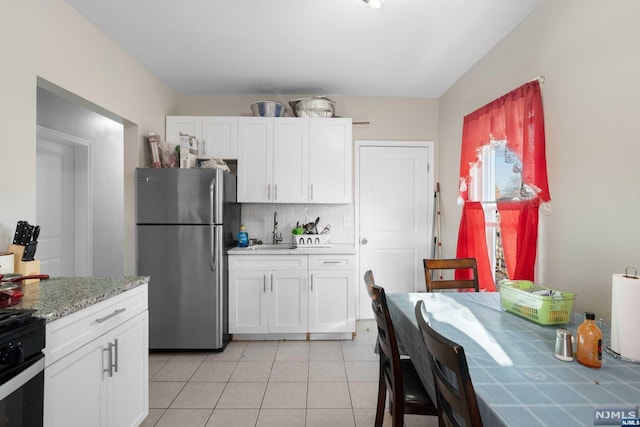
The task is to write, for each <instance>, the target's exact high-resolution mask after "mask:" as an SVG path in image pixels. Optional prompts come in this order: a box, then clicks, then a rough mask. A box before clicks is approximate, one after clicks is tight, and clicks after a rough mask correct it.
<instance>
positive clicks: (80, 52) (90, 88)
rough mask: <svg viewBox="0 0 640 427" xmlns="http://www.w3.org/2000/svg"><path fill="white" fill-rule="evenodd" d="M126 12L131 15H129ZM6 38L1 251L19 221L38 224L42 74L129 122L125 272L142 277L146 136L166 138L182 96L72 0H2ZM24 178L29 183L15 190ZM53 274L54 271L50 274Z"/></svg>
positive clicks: (0, 89) (0, 125)
mask: <svg viewBox="0 0 640 427" xmlns="http://www.w3.org/2000/svg"><path fill="white" fill-rule="evenodd" d="M123 13H126V11H123ZM0 39H2V46H3V58H4V60H3V63H2V64H3V65H2V67H0V93H2V96H0V129H2V135H3V137H2V138H1V139H0V152H1V153H2V159H3V160H5V161H4V162H3V166H2V168H0V182H3V183H5V184H6V185H5V184H3V185H2V187H1V188H2V190H1V191H2V192H1V193H0V206H1V207H2V208H1V209H0V250H3V248H4V247H6V245H8V243H9V241H10V237H12V235H13V231H14V229H15V224H16V222H17V221H18V220H21V219H25V220H27V221H29V222H31V223H34V222H35V212H36V210H35V206H36V205H35V203H36V200H35V198H36V191H35V185H36V173H35V171H36V161H35V159H36V149H35V146H36V88H37V84H38V77H41V78H43V79H45V80H47V81H48V82H51V83H53V84H55V85H57V86H59V87H61V88H63V89H65V90H67V91H69V92H72V93H74V94H76V95H78V96H79V97H81V98H84V99H85V100H87V101H88V102H89V103H92V104H95V105H98V106H100V107H102V108H104V109H105V110H107V111H109V112H111V113H113V114H114V115H115V116H119V117H122V118H123V119H124V123H125V145H124V157H125V159H124V182H125V192H124V206H125V226H124V227H125V229H124V230H123V233H124V235H125V250H124V253H123V254H122V257H123V260H124V261H123V262H124V271H125V274H134V273H135V258H134V254H135V251H134V249H133V248H134V231H135V224H134V222H133V206H134V203H133V200H134V199H133V182H134V168H135V167H136V166H137V165H142V164H144V157H143V154H144V148H145V147H144V144H143V142H144V139H143V136H144V135H146V134H147V133H148V132H150V131H155V132H159V133H162V134H164V117H165V115H166V114H168V113H169V112H170V111H172V110H175V109H176V108H177V107H176V106H177V95H176V94H175V93H174V92H173V91H172V90H171V89H170V88H169V87H168V86H166V85H165V84H164V83H162V82H161V81H160V80H159V79H158V78H157V77H155V76H154V75H153V74H151V73H150V72H149V71H148V70H147V69H145V68H144V67H143V66H142V65H141V64H140V63H138V62H137V61H135V60H134V59H133V58H132V57H131V56H130V55H129V54H127V53H126V52H125V51H124V50H123V49H121V48H120V47H118V46H116V45H115V43H113V42H112V41H111V40H110V39H108V38H107V37H106V36H105V35H104V34H103V33H101V32H100V31H98V30H97V29H96V28H95V27H94V26H93V25H92V24H91V23H89V22H88V21H87V20H86V19H85V18H83V17H82V16H81V15H80V14H78V13H77V12H76V11H75V10H74V9H72V8H71V7H70V6H69V5H68V4H67V3H66V2H65V1H64V0H20V1H4V0H3V1H2V13H0ZM18 176H20V178H21V185H20V186H17V185H11V183H12V182H15V180H16V177H18ZM45 273H46V272H45Z"/></svg>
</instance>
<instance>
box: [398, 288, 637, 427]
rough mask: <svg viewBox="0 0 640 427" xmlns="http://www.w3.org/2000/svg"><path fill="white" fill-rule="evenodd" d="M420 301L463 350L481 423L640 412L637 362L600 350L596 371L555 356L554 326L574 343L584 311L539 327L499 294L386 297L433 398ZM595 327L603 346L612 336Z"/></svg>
mask: <svg viewBox="0 0 640 427" xmlns="http://www.w3.org/2000/svg"><path fill="white" fill-rule="evenodd" d="M420 300H423V301H425V306H426V310H427V313H428V314H427V318H428V321H429V324H430V325H431V327H432V328H434V329H435V330H436V331H438V332H439V333H440V334H442V335H443V336H445V337H447V338H449V339H450V340H452V341H454V342H456V343H458V344H459V345H461V346H462V347H463V348H464V351H465V354H466V358H467V364H468V366H469V373H470V376H471V381H472V383H473V387H474V389H475V393H476V398H477V401H478V407H479V410H480V415H481V418H482V421H483V424H484V425H485V426H491V427H494V426H518V427H526V426H563V427H567V426H591V425H601V424H602V425H606V424H609V425H621V424H620V420H619V419H613V418H615V416H616V414H620V413H623V414H625V417H626V416H628V415H629V414H630V415H633V412H630V411H635V417H638V405H639V404H640V365H639V364H635V363H632V362H628V361H625V360H622V359H620V358H614V357H613V356H611V355H609V353H607V352H604V351H603V353H602V367H601V368H589V367H586V366H583V365H582V364H580V363H578V362H577V361H576V360H575V359H574V360H573V361H563V360H560V359H558V358H556V357H555V356H554V351H555V341H556V331H557V329H559V328H565V329H567V330H569V331H570V332H571V333H572V335H573V337H574V341H575V337H576V328H577V327H578V326H579V325H580V323H581V322H582V321H583V319H584V314H579V313H572V315H571V316H570V320H569V322H568V323H566V324H564V325H547V326H545V325H540V324H538V323H535V322H533V321H531V320H528V319H525V318H522V317H520V316H517V315H515V314H512V313H510V312H507V311H504V310H503V309H502V308H501V304H500V294H499V293H497V292H477V293H476V292H444V293H426V292H422V293H391V294H388V295H387V301H388V306H389V312H390V316H391V320H392V322H393V325H394V329H395V331H396V336H397V339H398V340H399V341H400V342H401V344H402V347H403V348H404V352H405V353H406V354H407V355H408V356H409V357H410V358H411V360H412V363H413V365H414V366H415V368H416V372H417V374H418V376H419V377H420V380H421V381H422V383H423V384H424V386H425V388H426V390H427V392H428V393H429V395H430V396H431V398H432V399H433V401H434V402H435V401H436V393H435V386H434V382H433V377H432V374H431V369H430V364H429V359H428V352H427V350H426V347H425V346H424V343H423V341H422V337H421V334H420V330H419V328H418V323H417V321H416V317H415V305H416V303H417V302H418V301H420ZM601 326H602V329H603V347H604V346H605V345H606V344H609V342H610V335H611V334H610V327H609V326H608V325H607V324H606V323H605V324H603V325H601ZM638 326H639V327H640V325H638ZM574 349H575V346H574ZM621 410H622V411H625V412H620V411H621ZM616 411H617V412H616Z"/></svg>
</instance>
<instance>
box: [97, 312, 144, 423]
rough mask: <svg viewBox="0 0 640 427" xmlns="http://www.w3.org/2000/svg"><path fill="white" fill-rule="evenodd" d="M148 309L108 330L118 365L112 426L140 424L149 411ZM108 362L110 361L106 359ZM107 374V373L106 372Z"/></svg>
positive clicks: (111, 408) (111, 404) (111, 383)
mask: <svg viewBox="0 0 640 427" xmlns="http://www.w3.org/2000/svg"><path fill="white" fill-rule="evenodd" d="M148 330H149V313H148V312H147V311H145V312H143V313H140V314H139V315H137V316H136V317H134V318H133V319H130V320H128V321H127V322H125V323H124V324H122V325H120V326H119V327H117V328H115V329H114V330H113V331H112V332H111V333H109V337H108V342H109V343H112V344H115V347H114V348H112V349H111V353H112V357H113V359H112V362H113V364H114V365H115V366H114V369H113V374H112V376H110V377H108V379H109V399H108V401H109V405H108V411H107V417H108V423H107V424H108V425H109V426H110V427H134V426H139V425H140V424H141V423H142V421H143V420H144V419H145V417H146V416H147V413H148V410H147V408H148V406H149V400H148V394H149V385H148V384H149V339H148ZM107 363H108V361H107ZM107 375H108V374H107Z"/></svg>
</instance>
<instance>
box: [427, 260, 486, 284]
mask: <svg viewBox="0 0 640 427" xmlns="http://www.w3.org/2000/svg"><path fill="white" fill-rule="evenodd" d="M422 262H423V265H424V279H425V283H426V286H427V292H433V291H434V290H442V289H473V290H474V291H475V292H479V291H480V285H479V283H478V266H477V262H476V259H475V258H454V259H423V260H422ZM438 270H454V271H456V270H464V271H466V275H467V276H468V277H469V278H468V279H460V278H456V279H453V280H451V279H440V278H439V277H436V275H435V272H436V271H438Z"/></svg>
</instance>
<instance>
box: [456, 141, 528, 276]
mask: <svg viewBox="0 0 640 427" xmlns="http://www.w3.org/2000/svg"><path fill="white" fill-rule="evenodd" d="M478 160H479V161H478V162H477V163H476V164H475V165H474V166H473V167H472V169H471V178H472V182H473V186H472V187H471V188H470V189H469V200H472V201H478V202H482V207H483V210H484V218H485V226H486V230H485V231H486V239H487V252H488V254H489V263H490V265H492V266H494V267H493V269H492V271H491V273H492V275H493V279H494V281H495V282H496V283H497V282H498V281H500V280H502V279H507V278H508V274H507V268H506V263H505V259H504V250H503V248H502V241H501V239H500V213H499V212H498V208H497V204H496V203H495V202H497V201H505V200H508V201H514V200H523V199H530V198H531V197H532V193H531V192H530V191H527V190H526V188H525V187H524V186H523V184H522V161H521V160H520V158H519V157H518V155H517V154H516V153H514V152H513V151H511V150H510V149H509V147H507V141H506V140H501V141H495V140H493V141H491V142H490V143H489V144H487V145H483V146H482V147H481V148H480V150H479V153H478Z"/></svg>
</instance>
